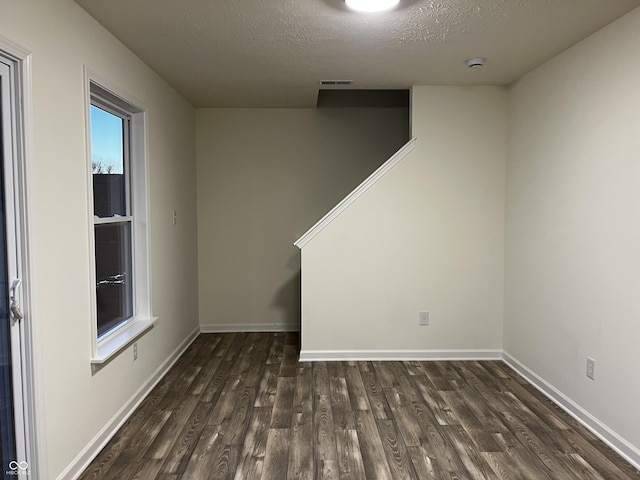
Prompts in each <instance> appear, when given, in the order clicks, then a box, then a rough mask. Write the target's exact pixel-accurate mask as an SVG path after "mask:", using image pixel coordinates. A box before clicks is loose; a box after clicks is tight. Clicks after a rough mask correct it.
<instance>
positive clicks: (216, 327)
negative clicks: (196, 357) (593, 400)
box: [200, 323, 300, 333]
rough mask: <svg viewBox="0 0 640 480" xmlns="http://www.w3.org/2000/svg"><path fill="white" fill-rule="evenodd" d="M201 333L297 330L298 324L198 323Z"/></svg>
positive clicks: (298, 328)
mask: <svg viewBox="0 0 640 480" xmlns="http://www.w3.org/2000/svg"><path fill="white" fill-rule="evenodd" d="M200 331H201V332H202V333H235V332H298V331H300V325H299V324H296V323H294V324H287V323H218V324H206V325H200Z"/></svg>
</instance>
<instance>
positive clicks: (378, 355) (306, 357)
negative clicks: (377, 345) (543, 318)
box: [300, 350, 502, 362]
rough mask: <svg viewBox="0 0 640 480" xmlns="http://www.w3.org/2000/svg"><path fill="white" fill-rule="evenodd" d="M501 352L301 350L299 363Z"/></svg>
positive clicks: (498, 353)
mask: <svg viewBox="0 0 640 480" xmlns="http://www.w3.org/2000/svg"><path fill="white" fill-rule="evenodd" d="M501 358H502V350H301V351H300V361H301V362H337V361H349V360H352V361H360V362H366V361H375V360H387V361H388V360H396V361H407V360H500V359H501Z"/></svg>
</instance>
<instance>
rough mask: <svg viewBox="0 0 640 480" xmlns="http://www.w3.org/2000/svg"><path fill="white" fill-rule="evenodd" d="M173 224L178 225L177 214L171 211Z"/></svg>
mask: <svg viewBox="0 0 640 480" xmlns="http://www.w3.org/2000/svg"><path fill="white" fill-rule="evenodd" d="M173 224H174V225H177V224H178V212H176V211H175V210H174V211H173Z"/></svg>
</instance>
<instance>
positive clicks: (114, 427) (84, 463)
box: [57, 328, 200, 480]
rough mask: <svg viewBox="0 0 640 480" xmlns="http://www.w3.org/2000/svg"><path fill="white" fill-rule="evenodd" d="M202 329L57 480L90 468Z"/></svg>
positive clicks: (177, 350)
mask: <svg viewBox="0 0 640 480" xmlns="http://www.w3.org/2000/svg"><path fill="white" fill-rule="evenodd" d="M199 333H200V329H199V328H197V329H195V330H194V331H193V332H191V333H190V334H189V336H188V337H187V338H186V339H185V340H184V341H183V342H182V343H181V344H180V345H179V346H178V348H176V349H175V350H174V351H173V352H172V353H171V355H169V357H168V358H167V359H166V360H165V361H164V362H162V364H161V365H160V366H159V367H158V368H157V369H156V371H155V372H153V374H152V375H151V376H150V377H149V379H148V380H147V381H146V382H145V383H144V384H143V385H142V386H141V387H140V388H139V389H138V391H137V392H136V393H134V394H133V396H132V397H131V398H130V399H129V401H127V402H126V403H125V404H124V405H123V406H122V408H120V410H118V412H117V413H116V414H115V415H114V416H113V417H112V418H111V420H109V422H107V424H106V425H105V426H104V427H103V428H102V430H100V431H99V432H98V434H97V435H96V436H95V437H93V439H92V440H91V441H90V442H89V444H88V445H87V446H86V447H85V448H84V449H83V450H82V451H81V452H80V453H79V454H78V456H77V457H76V458H74V459H73V461H72V462H71V463H70V464H69V466H67V468H65V469H64V470H63V471H62V473H61V474H60V475H58V477H57V480H67V479H68V480H72V479H76V478H78V477H79V476H80V475H81V474H82V472H83V471H84V470H85V469H86V468H87V467H88V466H89V464H90V463H91V462H92V461H93V459H94V458H95V457H96V456H97V455H98V454H99V453H100V451H101V450H102V449H103V448H104V447H105V445H106V444H107V443H108V442H109V440H111V438H112V437H113V436H114V435H115V434H116V432H117V431H118V430H119V429H120V427H122V425H124V422H126V421H127V420H128V419H129V417H130V416H131V414H132V413H133V412H134V411H135V410H136V408H138V406H139V405H140V404H141V403H142V401H143V400H144V399H145V398H146V397H147V395H149V393H151V390H153V388H154V387H155V386H156V385H157V384H158V382H159V381H160V380H162V377H164V376H165V375H166V374H167V372H168V371H169V370H170V369H171V367H173V365H174V364H175V363H176V361H177V360H178V359H179V358H180V356H181V355H182V354H183V353H184V352H185V350H186V349H187V348H189V345H191V343H192V342H193V341H194V340H195V339H196V337H197V336H198V335H199Z"/></svg>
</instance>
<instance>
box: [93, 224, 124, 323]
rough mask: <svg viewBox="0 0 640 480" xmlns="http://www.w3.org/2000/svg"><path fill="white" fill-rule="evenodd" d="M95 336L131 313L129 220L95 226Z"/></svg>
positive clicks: (120, 321)
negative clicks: (96, 316) (96, 319)
mask: <svg viewBox="0 0 640 480" xmlns="http://www.w3.org/2000/svg"><path fill="white" fill-rule="evenodd" d="M95 242H96V298H97V302H96V303H97V313H98V336H101V335H103V334H104V333H106V332H108V331H109V330H111V329H112V328H113V327H115V326H117V325H119V324H120V323H122V322H123V321H125V320H127V319H128V318H130V317H132V316H133V282H132V280H133V279H132V278H131V272H132V262H131V260H132V258H131V223H130V222H121V223H120V222H118V223H105V224H99V225H96V226H95Z"/></svg>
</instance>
